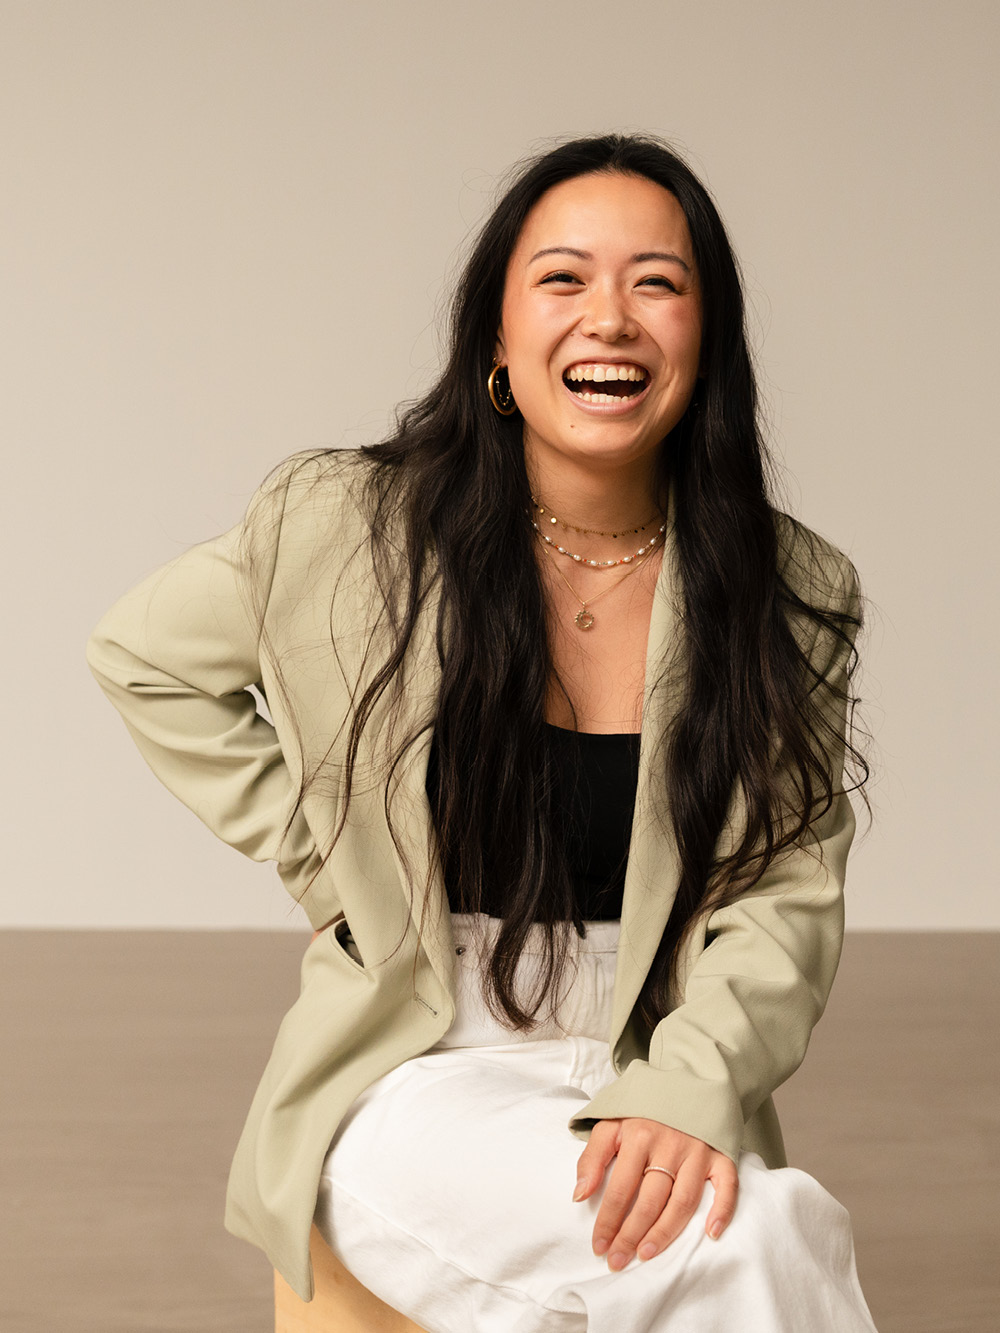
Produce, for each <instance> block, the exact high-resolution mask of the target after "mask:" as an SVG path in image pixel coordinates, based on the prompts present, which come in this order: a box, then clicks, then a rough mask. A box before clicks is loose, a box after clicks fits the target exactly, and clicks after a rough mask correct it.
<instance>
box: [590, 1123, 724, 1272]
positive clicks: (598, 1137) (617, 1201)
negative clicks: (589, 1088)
mask: <svg viewBox="0 0 1000 1333" xmlns="http://www.w3.org/2000/svg"><path fill="white" fill-rule="evenodd" d="M616 1155H617V1161H616V1162H615V1165H614V1168H613V1170H612V1172H611V1178H610V1179H609V1181H608V1185H607V1189H606V1190H605V1191H604V1199H603V1201H602V1203H601V1207H600V1211H599V1212H598V1214H597V1221H596V1223H595V1225H594V1242H593V1243H594V1253H595V1254H597V1255H602V1254H607V1256H608V1267H609V1268H611V1269H614V1270H616V1271H617V1270H618V1269H620V1268H624V1267H625V1265H626V1264H627V1263H628V1262H629V1261H630V1260H631V1259H632V1258H634V1256H635V1255H636V1254H637V1253H638V1256H639V1258H640V1259H643V1260H645V1259H652V1258H653V1256H654V1255H657V1254H659V1253H660V1252H661V1251H662V1250H665V1249H666V1248H667V1246H668V1245H670V1244H671V1243H672V1242H673V1241H675V1240H676V1239H677V1237H678V1236H679V1235H680V1234H681V1232H682V1231H683V1230H684V1228H685V1226H686V1225H687V1223H688V1222H689V1221H690V1219H691V1218H692V1217H693V1216H694V1213H695V1210H696V1209H697V1207H698V1205H699V1203H700V1202H701V1195H702V1191H703V1189H704V1188H705V1181H706V1180H710V1181H711V1182H712V1184H713V1186H714V1187H715V1201H714V1203H713V1204H712V1207H711V1209H710V1210H709V1214H708V1219H707V1221H706V1223H705V1230H706V1232H707V1233H708V1235H709V1236H711V1237H712V1239H713V1240H717V1239H718V1238H719V1236H721V1235H722V1232H723V1231H724V1230H725V1228H726V1227H727V1226H728V1225H729V1223H730V1222H731V1221H732V1218H733V1213H734V1212H735V1211H736V1194H737V1189H738V1186H739V1175H738V1173H737V1170H736V1166H735V1164H734V1163H733V1161H732V1159H731V1158H729V1157H727V1156H726V1155H725V1153H721V1152H718V1151H717V1150H716V1149H715V1148H712V1147H710V1146H709V1145H708V1144H707V1143H704V1142H703V1141H702V1140H701V1139H696V1138H694V1137H693V1136H692V1135H690V1134H683V1133H682V1132H681V1131H680V1130H679V1129H671V1128H670V1126H669V1125H662V1124H660V1122H659V1121H658V1120H644V1119H642V1118H640V1117H639V1116H629V1117H626V1118H625V1119H622V1120H599V1121H598V1122H597V1124H596V1125H595V1126H594V1128H593V1129H592V1130H591V1132H590V1139H589V1141H588V1143H587V1146H586V1148H584V1150H583V1152H582V1153H581V1154H580V1160H579V1162H578V1163H577V1188H576V1193H575V1194H574V1195H573V1198H574V1199H575V1200H577V1201H581V1200H583V1199H588V1198H589V1197H590V1196H591V1195H592V1194H593V1193H594V1191H595V1190H596V1189H597V1187H598V1186H599V1185H600V1183H601V1181H602V1180H603V1179H604V1172H605V1170H606V1169H607V1165H608V1163H609V1162H610V1161H611V1159H612V1158H613V1157H615V1156H616ZM647 1166H666V1167H669V1168H670V1170H671V1171H673V1173H674V1174H675V1175H676V1177H677V1180H676V1181H673V1180H671V1179H670V1177H669V1176H668V1175H665V1174H664V1173H663V1172H662V1171H650V1172H648V1174H646V1175H643V1171H644V1170H645V1168H646V1167H647ZM637 1191H638V1194H637ZM633 1200H634V1202H633ZM630 1206H631V1211H629V1209H630Z"/></svg>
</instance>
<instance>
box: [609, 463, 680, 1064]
mask: <svg viewBox="0 0 1000 1333" xmlns="http://www.w3.org/2000/svg"><path fill="white" fill-rule="evenodd" d="M676 559H677V548H676V541H675V535H674V492H673V488H672V487H671V491H670V496H669V500H668V507H667V530H666V532H665V534H664V544H663V562H662V564H661V567H660V573H659V577H658V578H657V581H656V591H655V594H654V597H653V609H652V613H651V616H650V622H649V641H648V643H647V647H646V672H645V686H644V691H643V709H642V730H641V735H640V741H639V780H638V786H637V788H636V800H635V813H634V816H633V819H632V836H631V840H630V842H629V853H628V866H627V868H626V872H625V892H624V898H623V901H622V918H621V935H620V938H619V944H618V957H617V962H616V969H615V986H614V997H613V1004H612V1018H611V1033H610V1045H611V1049H612V1050H614V1048H615V1046H616V1044H617V1042H618V1039H619V1037H620V1036H621V1034H622V1032H623V1030H624V1028H625V1024H626V1023H627V1022H628V1017H629V1014H630V1013H631V1012H632V1009H633V1007H634V1005H635V1002H636V1000H637V999H638V996H639V992H640V990H641V989H642V984H643V982H644V981H645V979H646V976H647V974H648V972H649V969H650V966H651V964H652V962H653V958H654V956H655V954H656V950H657V947H658V946H659V943H660V939H661V937H662V935H663V931H664V928H665V927H666V924H667V918H668V917H669V916H670V909H671V907H672V906H673V902H674V898H675V897H676V895H677V888H678V885H679V882H680V858H679V855H678V850H677V843H676V841H675V839H674V835H673V827H672V825H671V822H670V819H669V813H668V811H667V810H666V808H665V806H664V802H663V796H662V788H663V765H664V760H665V757H664V754H663V749H662V746H661V743H660V742H661V740H662V738H663V736H664V733H665V731H666V728H667V725H668V723H669V721H670V719H671V716H672V714H673V713H674V711H675V710H676V708H677V705H678V688H677V681H676V679H673V678H671V677H670V674H669V673H670V671H671V669H672V668H674V667H676V665H677V662H676V661H675V655H676V654H677V652H678V650H679V647H680V643H681V606H682V602H681V587H680V577H679V573H678V570H677V564H676ZM661 677H662V679H661ZM657 682H659V688H655V687H656V686H657Z"/></svg>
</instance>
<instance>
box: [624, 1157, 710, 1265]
mask: <svg viewBox="0 0 1000 1333" xmlns="http://www.w3.org/2000/svg"><path fill="white" fill-rule="evenodd" d="M706 1180H707V1176H706V1175H705V1174H704V1167H698V1166H697V1165H692V1166H689V1167H686V1168H685V1167H684V1166H682V1167H681V1169H680V1170H679V1171H678V1172H677V1179H676V1181H675V1182H674V1187H673V1189H672V1190H671V1191H670V1198H669V1199H668V1200H667V1204H666V1207H665V1208H664V1209H663V1212H662V1213H661V1214H660V1217H659V1219H658V1220H657V1221H656V1223H655V1224H654V1225H653V1226H651V1227H650V1229H649V1230H648V1231H647V1232H646V1234H645V1236H643V1238H642V1240H641V1242H640V1243H639V1246H638V1250H637V1253H638V1255H639V1258H640V1259H642V1260H644V1261H645V1260H648V1259H652V1258H653V1256H654V1255H656V1254H660V1253H661V1251H663V1250H665V1249H666V1248H667V1246H668V1245H672V1244H673V1242H674V1241H675V1240H676V1239H677V1237H678V1236H679V1235H680V1234H681V1232H682V1231H683V1230H684V1228H685V1227H686V1226H687V1224H688V1223H689V1222H690V1221H691V1218H692V1217H693V1216H694V1215H695V1212H696V1211H697V1209H698V1205H699V1204H700V1203H701V1196H702V1194H703V1193H704V1192H705V1182H706Z"/></svg>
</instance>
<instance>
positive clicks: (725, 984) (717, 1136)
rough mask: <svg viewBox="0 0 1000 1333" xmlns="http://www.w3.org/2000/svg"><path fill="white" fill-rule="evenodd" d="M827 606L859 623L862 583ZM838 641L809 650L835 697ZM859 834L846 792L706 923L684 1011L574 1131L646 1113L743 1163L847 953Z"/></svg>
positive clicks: (846, 585) (834, 750) (834, 711)
mask: <svg viewBox="0 0 1000 1333" xmlns="http://www.w3.org/2000/svg"><path fill="white" fill-rule="evenodd" d="M833 605H834V606H837V607H838V609H841V608H846V609H847V610H849V611H850V612H851V613H852V615H853V616H854V617H855V618H857V616H858V613H859V605H860V599H859V594H858V586H857V579H856V575H855V573H854V569H853V566H852V565H851V564H850V562H849V561H847V560H846V559H845V560H844V565H843V567H842V569H841V571H840V579H839V587H838V594H837V595H835V598H834V602H833ZM853 628H854V629H855V630H856V627H853ZM845 633H847V635H848V639H849V640H850V642H844V641H842V640H839V639H838V640H837V644H836V648H835V649H834V651H833V652H832V654H830V653H829V648H828V647H827V648H826V649H825V650H820V652H819V658H820V660H819V662H817V648H814V649H813V653H812V660H813V664H814V666H816V665H818V666H819V667H820V669H821V670H822V671H823V679H824V680H826V681H830V682H835V683H836V684H837V685H839V686H840V687H842V688H843V687H844V686H845V682H846V678H847V665H848V661H849V657H850V653H851V647H852V645H853V634H852V633H851V632H850V631H848V630H847V629H846V628H845ZM819 637H820V638H822V637H824V636H822V635H821V636H819ZM830 637H831V636H829V635H827V636H825V643H826V644H827V645H829V639H830ZM824 656H826V658H827V660H826V664H825V667H824V664H823V661H822V658H823V657H824ZM831 699H832V696H830V695H829V694H828V695H827V696H826V704H825V706H824V714H825V716H826V719H827V721H828V722H829V724H830V727H831V733H830V734H831V735H836V736H838V737H839V738H840V740H839V742H834V743H833V744H832V745H830V747H829V750H828V758H829V761H830V763H831V766H832V770H831V771H832V773H833V779H834V792H835V793H838V789H841V788H842V782H841V780H840V779H841V775H842V773H843V762H844V740H843V737H844V730H845V725H846V712H845V705H844V704H838V703H835V702H831ZM854 828H855V819H854V812H853V809H852V807H851V803H850V800H849V798H848V796H847V795H846V793H845V792H844V791H843V790H842V789H841V790H839V794H835V795H834V799H833V803H832V805H831V807H830V809H829V810H827V811H826V813H825V814H824V815H822V817H820V818H819V819H818V820H816V821H814V822H813V824H812V826H811V836H810V837H807V838H805V839H803V840H802V841H801V842H800V844H799V845H797V846H795V847H793V848H791V849H790V850H788V851H786V852H785V853H784V854H782V855H781V856H780V857H779V858H777V859H776V860H775V861H774V862H772V864H771V866H770V867H769V868H768V870H767V872H766V873H765V875H764V877H763V878H762V879H761V880H760V881H758V883H757V884H756V885H754V887H753V888H752V889H751V890H750V891H748V892H747V893H746V894H744V895H743V896H742V897H741V898H739V899H738V900H737V901H736V902H734V903H732V904H731V905H730V906H728V907H723V908H721V909H719V910H717V911H715V912H713V913H711V914H710V915H709V916H708V918H707V920H706V921H705V928H704V932H702V933H700V935H699V938H700V940H701V946H698V945H696V946H695V948H696V950H697V952H695V953H694V955H693V956H686V957H685V964H686V966H684V967H683V968H682V984H683V997H682V999H681V1002H680V1003H679V1004H678V1005H677V1007H676V1008H675V1009H673V1010H672V1011H671V1012H670V1013H669V1014H667V1015H666V1017H664V1018H663V1019H662V1020H661V1021H660V1022H659V1023H658V1024H657V1026H656V1028H655V1029H654V1030H653V1033H652V1035H651V1038H650V1043H649V1054H648V1058H647V1059H635V1060H633V1061H632V1062H631V1063H630V1064H629V1065H628V1066H627V1067H626V1068H625V1069H624V1071H623V1072H622V1074H621V1076H620V1077H619V1078H618V1079H617V1080H616V1081H615V1082H613V1083H611V1084H610V1085H609V1086H608V1087H606V1088H605V1089H603V1090H602V1091H601V1092H600V1093H599V1094H598V1095H597V1096H596V1097H595V1098H594V1099H593V1100H592V1101H591V1102H590V1103H589V1104H588V1105H586V1106H584V1107H583V1108H581V1110H580V1112H579V1113H578V1115H576V1116H575V1117H574V1118H573V1119H572V1120H571V1122H570V1128H571V1129H573V1130H574V1132H576V1133H578V1134H579V1133H582V1132H584V1131H586V1130H587V1129H588V1128H589V1127H591V1126H592V1124H593V1121H594V1120H601V1119H613V1118H618V1117H624V1116H642V1117H645V1118H648V1119H651V1120H659V1121H660V1122H661V1123H663V1124H667V1125H670V1126H672V1127H673V1128H675V1129H679V1130H682V1131H683V1132H684V1133H686V1134H691V1135H693V1136H694V1137H696V1138H699V1139H702V1140H703V1141H704V1142H706V1143H708V1144H710V1145H711V1146H712V1147H713V1148H716V1149H718V1150H719V1151H720V1152H723V1153H725V1154H726V1155H727V1156H728V1157H731V1158H732V1159H733V1161H734V1162H735V1161H737V1160H738V1158H739V1153H740V1144H741V1141H742V1138H743V1132H744V1124H745V1122H746V1121H747V1120H749V1119H750V1117H751V1116H752V1115H753V1114H754V1112H755V1111H756V1110H757V1109H758V1108H759V1107H760V1105H761V1104H762V1102H764V1100H765V1099H766V1098H767V1097H768V1096H770V1094H771V1093H772V1092H773V1091H774V1089H775V1088H777V1087H778V1086H779V1085H780V1084H781V1083H783V1082H784V1081H785V1080H786V1079H787V1078H789V1077H790V1075H791V1074H793V1073H794V1072H795V1070H796V1069H797V1068H798V1066H799V1064H800V1063H801V1061H802V1059H803V1057H804V1055H805V1052H806V1047H807V1045H808V1042H809V1037H810V1034H811V1032H812V1028H813V1026H814V1025H815V1023H816V1022H817V1021H818V1019H819V1018H820V1016H821V1014H822V1013H823V1009H824V1008H825V1006H826V1001H827V997H828V995H829V993H830V989H831V987H832V985H833V979H834V975H835V973H836V970H837V965H838V963H839V961H840V954H841V949H842V945H843V934H844V900H843V890H844V878H845V870H846V864H847V853H848V850H849V848H850V845H851V842H852V839H853V836H854ZM685 972H686V976H685V975H684V973H685Z"/></svg>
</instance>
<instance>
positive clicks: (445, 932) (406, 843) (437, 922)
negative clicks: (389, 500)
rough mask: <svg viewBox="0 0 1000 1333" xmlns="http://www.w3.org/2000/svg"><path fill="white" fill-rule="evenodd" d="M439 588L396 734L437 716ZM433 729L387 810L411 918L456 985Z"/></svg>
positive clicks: (415, 654) (442, 975) (422, 621)
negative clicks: (434, 813) (437, 820)
mask: <svg viewBox="0 0 1000 1333" xmlns="http://www.w3.org/2000/svg"><path fill="white" fill-rule="evenodd" d="M439 603H440V593H439V588H438V584H437V583H436V582H435V584H434V586H433V588H432V589H431V591H430V592H429V593H428V595H427V599H426V601H425V603H424V606H423V610H422V611H421V614H420V617H419V619H418V621H417V624H416V626H415V628H414V634H413V639H412V641H411V643H410V648H409V652H408V654H407V661H406V679H405V684H404V690H403V700H402V707H401V709H400V716H399V723H398V728H399V730H398V735H399V736H400V737H402V736H406V735H409V734H410V733H411V732H412V731H415V730H416V729H417V727H419V726H424V725H426V724H429V723H430V722H431V721H432V719H433V718H434V714H435V711H436V708H437V698H438V693H439V690H440V685H441V667H440V663H439V662H438V656H437V645H436V626H437V614H438V606H439ZM432 739H433V731H432V729H431V727H430V726H429V725H427V729H426V730H425V731H424V732H423V733H422V735H421V736H420V738H419V740H418V741H417V743H416V744H415V745H413V746H411V748H410V750H409V752H408V753H407V755H406V757H405V758H404V760H403V762H402V763H401V765H400V767H399V770H398V772H397V775H396V783H395V786H394V788H393V790H392V791H391V792H390V795H389V801H388V806H389V815H390V818H391V820H392V828H393V831H394V833H395V835H396V836H395V847H394V855H395V859H396V865H397V869H398V871H399V876H400V883H401V884H402V885H404V886H405V885H406V884H407V883H410V884H412V886H413V908H412V911H413V919H414V922H415V923H419V922H420V921H421V918H422V919H423V935H422V939H421V943H422V945H423V948H424V950H425V951H426V953H427V957H428V959H429V960H430V964H431V967H432V968H433V969H434V972H435V973H436V975H437V977H438V980H439V981H440V982H441V984H442V986H443V987H444V988H445V990H446V991H450V990H451V988H452V976H453V970H454V961H455V955H454V940H453V938H452V930H451V914H450V912H449V911H448V898H447V894H446V892H445V886H444V877H443V876H442V874H441V869H440V866H439V865H438V863H437V859H436V857H435V856H434V825H433V821H432V819H431V807H430V802H429V801H428V799H427V791H426V786H425V784H426V781H427V761H428V758H429V756H430V749H431V741H432Z"/></svg>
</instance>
